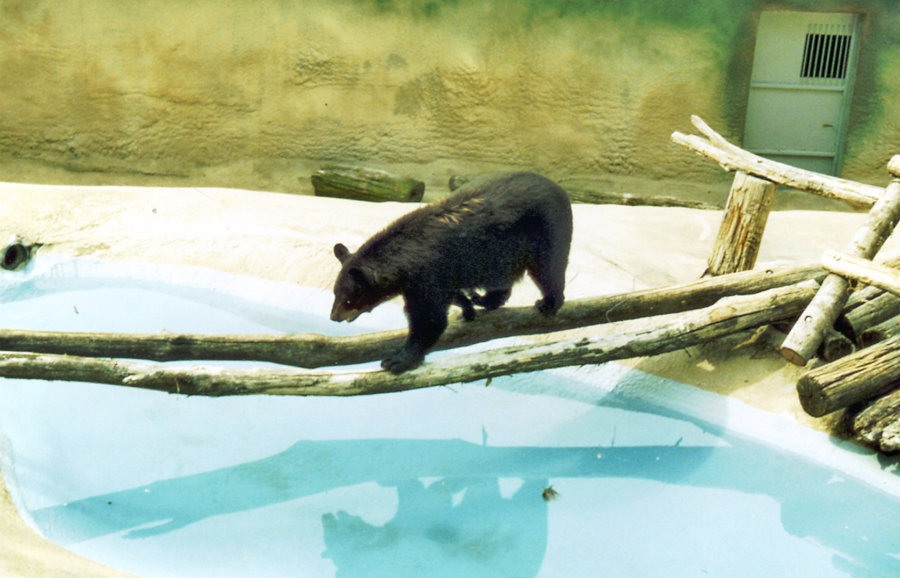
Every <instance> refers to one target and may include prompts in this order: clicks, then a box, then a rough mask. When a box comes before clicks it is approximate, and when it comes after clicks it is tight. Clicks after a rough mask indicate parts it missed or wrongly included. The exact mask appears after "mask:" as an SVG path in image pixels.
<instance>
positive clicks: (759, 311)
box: [0, 280, 818, 396]
mask: <svg viewBox="0 0 900 578" xmlns="http://www.w3.org/2000/svg"><path fill="white" fill-rule="evenodd" d="M817 287H818V284H817V283H816V282H815V281H812V280H809V281H804V282H802V283H798V284H796V285H790V286H788V287H780V288H778V289H771V290H769V291H764V292H762V293H759V294H756V295H746V296H740V297H727V298H725V299H722V300H721V301H719V302H718V303H716V304H715V305H713V306H711V307H707V308H704V309H699V310H696V311H691V312H688V313H683V314H681V315H678V316H675V317H674V318H672V319H669V320H666V321H661V322H660V323H658V324H654V325H653V326H652V327H650V328H649V329H644V330H637V331H629V332H614V333H612V334H609V335H603V336H596V337H590V338H583V339H575V340H568V341H562V342H556V343H546V344H532V345H520V346H514V347H504V348H498V349H493V350H488V351H482V352H478V353H469V354H466V355H464V356H457V357H452V358H446V359H440V360H436V361H430V362H426V363H425V364H423V365H422V366H420V367H419V368H416V369H414V370H412V371H409V372H406V373H403V374H401V375H393V374H391V373H390V372H387V371H380V370H379V371H351V372H341V373H328V372H322V371H306V370H301V369H295V368H276V369H269V368H266V369H263V368H255V369H234V368H223V367H177V368H173V367H163V366H159V365H151V364H148V363H143V362H136V361H125V360H113V359H95V358H84V357H74V356H67V355H46V354H37V353H14V352H0V377H6V378H11V379H47V380H63V381H83V382H90V383H105V384H111V385H119V386H126V387H138V388H143V389H151V390H156V391H163V392H168V393H177V394H184V395H204V396H225V395H301V396H307V395H328V396H350V395H370V394H376V393H388V392H396V391H404V390H410V389H419V388H424V387H433V386H439V385H448V384H453V383H465V382H472V381H479V380H482V379H488V380H489V379H491V378H494V377H500V376H504V375H512V374H517V373H527V372H532V371H539V370H545V369H553V368H558V367H567V366H573V365H584V364H598V363H605V362H608V361H614V360H617V359H627V358H631V357H642V356H647V355H657V354H660V353H667V352H670V351H676V350H679V349H684V348H686V347H691V346H694V345H699V344H701V343H705V342H708V341H711V340H714V339H718V338H720V337H723V336H725V335H730V334H733V333H737V332H739V331H745V330H748V329H753V328H756V327H759V326H761V325H766V324H769V323H773V322H775V321H778V320H781V319H785V318H790V317H792V316H794V315H797V314H798V313H799V312H800V311H802V310H803V307H804V306H805V304H806V303H807V302H808V301H809V300H810V299H812V297H813V295H814V294H815V292H816V288H817Z"/></svg>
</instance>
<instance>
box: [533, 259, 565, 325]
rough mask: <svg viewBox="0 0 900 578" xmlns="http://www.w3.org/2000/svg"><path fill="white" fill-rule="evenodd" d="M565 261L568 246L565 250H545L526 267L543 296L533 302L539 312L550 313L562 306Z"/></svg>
mask: <svg viewBox="0 0 900 578" xmlns="http://www.w3.org/2000/svg"><path fill="white" fill-rule="evenodd" d="M567 262H568V247H565V252H561V251H547V252H545V253H544V254H543V255H540V259H538V260H537V262H536V263H535V264H534V265H533V266H531V267H529V268H528V273H529V276H530V277H531V279H532V280H533V281H534V284H535V285H537V287H538V289H540V291H541V295H542V297H543V298H542V299H538V300H537V301H535V303H534V306H535V307H536V308H537V310H538V311H540V312H541V313H544V314H547V315H552V314H554V313H556V311H557V309H559V308H560V307H562V304H563V301H565V289H566V265H567Z"/></svg>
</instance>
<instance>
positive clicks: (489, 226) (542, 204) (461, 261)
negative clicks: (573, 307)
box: [331, 173, 572, 373]
mask: <svg viewBox="0 0 900 578" xmlns="http://www.w3.org/2000/svg"><path fill="white" fill-rule="evenodd" d="M571 242H572V207H571V205H570V203H569V197H568V195H567V194H566V191H565V190H563V189H562V187H560V186H559V185H557V184H556V183H554V182H553V181H551V180H549V179H547V178H545V177H542V176H540V175H537V174H534V173H514V174H506V175H500V176H493V177H485V178H481V179H477V180H475V181H472V182H470V183H468V184H466V185H464V186H463V187H461V188H460V189H459V190H458V191H457V192H456V193H455V194H454V195H452V196H450V197H447V198H446V199H443V200H441V201H439V202H437V203H434V204H432V205H426V206H424V207H421V208H419V209H417V210H415V211H413V212H411V213H409V214H407V215H404V216H402V217H400V218H399V219H397V220H396V221H394V222H393V223H392V224H391V225H389V226H388V227H387V228H386V229H384V230H383V231H381V232H380V233H377V234H376V235H375V236H373V237H372V238H371V239H369V240H368V241H366V242H365V243H364V244H363V246H362V247H360V248H359V250H358V251H357V252H356V253H351V252H350V251H349V250H348V249H347V247H345V246H344V245H342V244H340V243H338V244H337V245H335V246H334V254H335V256H336V257H337V258H338V260H339V261H340V262H341V272H340V273H339V274H338V276H337V280H336V281H335V284H334V306H333V307H332V309H331V319H332V321H353V320H354V319H356V318H357V317H358V316H359V315H360V314H361V313H366V312H368V311H371V310H372V309H373V308H374V307H375V306H376V305H378V304H380V303H382V302H384V301H386V300H388V299H390V298H392V297H394V296H396V295H403V299H404V303H405V307H404V310H405V311H406V316H407V318H408V321H409V336H408V338H407V341H406V344H405V345H404V346H403V347H402V348H401V349H400V350H399V351H397V352H396V353H395V354H393V355H391V356H390V357H388V358H387V359H385V360H384V361H383V362H382V363H381V365H382V367H384V368H385V369H387V370H388V371H391V372H393V373H402V372H404V371H406V370H408V369H411V368H413V367H415V366H417V365H419V364H420V363H421V362H422V360H423V359H424V358H425V353H426V352H427V351H428V350H429V349H430V348H431V347H432V346H433V345H434V344H435V342H436V341H437V340H438V338H439V337H440V336H441V333H443V332H444V329H445V328H446V327H447V312H448V310H449V308H450V305H458V306H459V307H461V308H462V310H463V317H464V318H465V319H467V320H471V319H473V318H474V317H475V307H474V306H475V305H478V306H479V307H483V308H485V309H496V308H498V307H500V306H501V305H503V304H504V303H506V301H507V299H509V296H510V293H511V292H512V286H513V284H514V283H515V282H516V281H518V280H519V279H521V277H522V275H523V274H524V273H525V272H526V271H527V272H528V274H529V275H530V276H531V278H532V279H533V280H534V282H535V284H536V285H537V286H538V288H539V289H540V291H541V294H542V299H540V300H538V301H537V302H536V303H535V306H536V307H537V309H538V311H540V312H541V313H545V314H552V313H555V312H556V310H557V309H559V307H560V306H561V305H562V304H563V299H564V297H563V291H564V288H565V273H566V265H567V263H568V260H569V246H570V245H571ZM476 289H481V290H484V294H483V295H482V294H479V293H477V292H476Z"/></svg>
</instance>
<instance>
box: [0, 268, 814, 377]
mask: <svg viewBox="0 0 900 578" xmlns="http://www.w3.org/2000/svg"><path fill="white" fill-rule="evenodd" d="M825 275H826V272H825V270H824V269H822V267H821V266H820V265H818V264H805V265H793V266H782V267H773V268H770V269H760V270H758V271H749V272H744V273H736V274H732V275H723V276H720V277H715V278H711V279H703V280H700V281H694V282H692V283H687V284H685V285H675V286H670V287H662V288H658V289H645V290H642V291H634V292H631V293H622V294H617V295H605V296H602V297H594V298H590V299H574V300H571V301H567V302H566V303H565V305H563V307H562V308H561V309H560V310H559V311H557V313H556V315H554V316H544V315H538V314H536V313H535V311H534V307H503V308H501V309H498V310H496V311H490V312H481V311H479V315H478V316H477V317H476V318H475V320H474V321H471V322H463V321H459V320H455V321H452V322H451V323H450V325H449V326H448V327H447V330H446V331H445V332H444V334H443V335H442V336H441V339H440V341H439V342H438V343H437V345H436V346H435V349H436V350H440V349H452V348H456V347H462V346H464V345H471V344H473V343H478V342H482V341H487V340H489V339H497V338H500V337H512V336H517V335H533V334H536V333H549V332H553V331H562V330H566V329H575V328H578V327H587V326H590V325H598V324H603V323H613V322H617V321H627V320H630V319H639V318H641V317H650V316H655V315H667V314H671V313H680V312H684V311H690V310H693V309H700V308H702V307H707V306H709V305H712V304H713V303H715V302H716V301H718V300H719V299H721V298H723V297H726V296H729V295H750V294H754V293H758V292H760V291H764V290H766V289H772V288H775V287H783V286H786V285H791V284H794V283H798V282H800V281H805V280H807V279H815V280H821V279H823V278H824V277H825ZM406 333H407V332H406V330H405V329H397V330H393V331H382V332H379V333H371V334H367V335H358V336H351V337H327V336H324V335H316V334H309V333H305V334H293V335H197V334H176V333H168V332H165V333H157V334H146V333H71V332H58V331H25V330H15V329H6V330H0V350H3V351H31V352H36V353H52V354H62V355H76V356H88V357H117V358H125V359H148V360H153V361H178V360H188V359H206V360H210V361H213V360H218V361H224V360H236V361H241V360H243V361H267V362H272V363H279V364H283V365H293V366H299V367H307V368H315V367H325V366H334V365H353V364H356V363H365V362H368V361H374V360H378V359H383V358H384V357H386V356H387V355H389V354H391V353H393V352H394V351H396V350H397V349H399V348H400V346H401V345H403V342H404V340H405V339H406Z"/></svg>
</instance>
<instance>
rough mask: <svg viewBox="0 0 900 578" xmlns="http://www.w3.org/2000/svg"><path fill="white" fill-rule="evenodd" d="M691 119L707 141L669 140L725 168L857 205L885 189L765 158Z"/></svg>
mask: <svg viewBox="0 0 900 578" xmlns="http://www.w3.org/2000/svg"><path fill="white" fill-rule="evenodd" d="M691 122H692V123H693V124H694V126H695V127H697V129H698V130H700V132H702V133H703V134H704V135H706V136H707V138H708V139H709V140H706V139H704V138H701V137H699V136H696V135H685V134H682V133H680V132H674V133H672V140H673V141H674V142H676V143H678V144H680V145H681V146H683V147H686V148H689V149H691V150H692V151H694V152H696V153H698V154H701V155H703V156H705V157H708V158H710V159H712V160H714V161H716V162H717V163H719V165H720V166H721V167H722V168H723V169H725V170H726V171H744V172H746V173H749V174H751V175H754V176H757V177H761V178H764V179H768V180H770V181H773V182H775V183H778V184H779V185H785V186H788V187H791V188H794V189H799V190H801V191H807V192H809V193H813V194H816V195H819V196H822V197H826V198H829V199H835V200H839V201H844V202H846V203H849V204H851V205H854V206H857V207H871V206H872V205H874V204H875V201H877V200H878V199H879V198H880V197H881V195H882V193H883V192H884V189H882V188H880V187H874V186H871V185H864V184H860V183H856V182H853V181H848V180H846V179H839V178H836V177H829V176H826V175H821V174H818V173H814V172H811V171H805V170H803V169H798V168H796V167H792V166H791V165H786V164H783V163H778V162H775V161H771V160H768V159H764V158H763V157H760V156H757V155H755V154H753V153H749V152H747V151H745V150H743V149H741V148H739V147H737V146H735V145H733V144H731V143H729V142H728V141H727V140H725V138H723V137H722V136H721V135H720V134H718V133H717V132H715V131H714V130H713V129H711V128H710V127H709V126H708V125H707V124H706V123H705V122H703V120H702V119H701V118H700V117H698V116H692V117H691Z"/></svg>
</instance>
